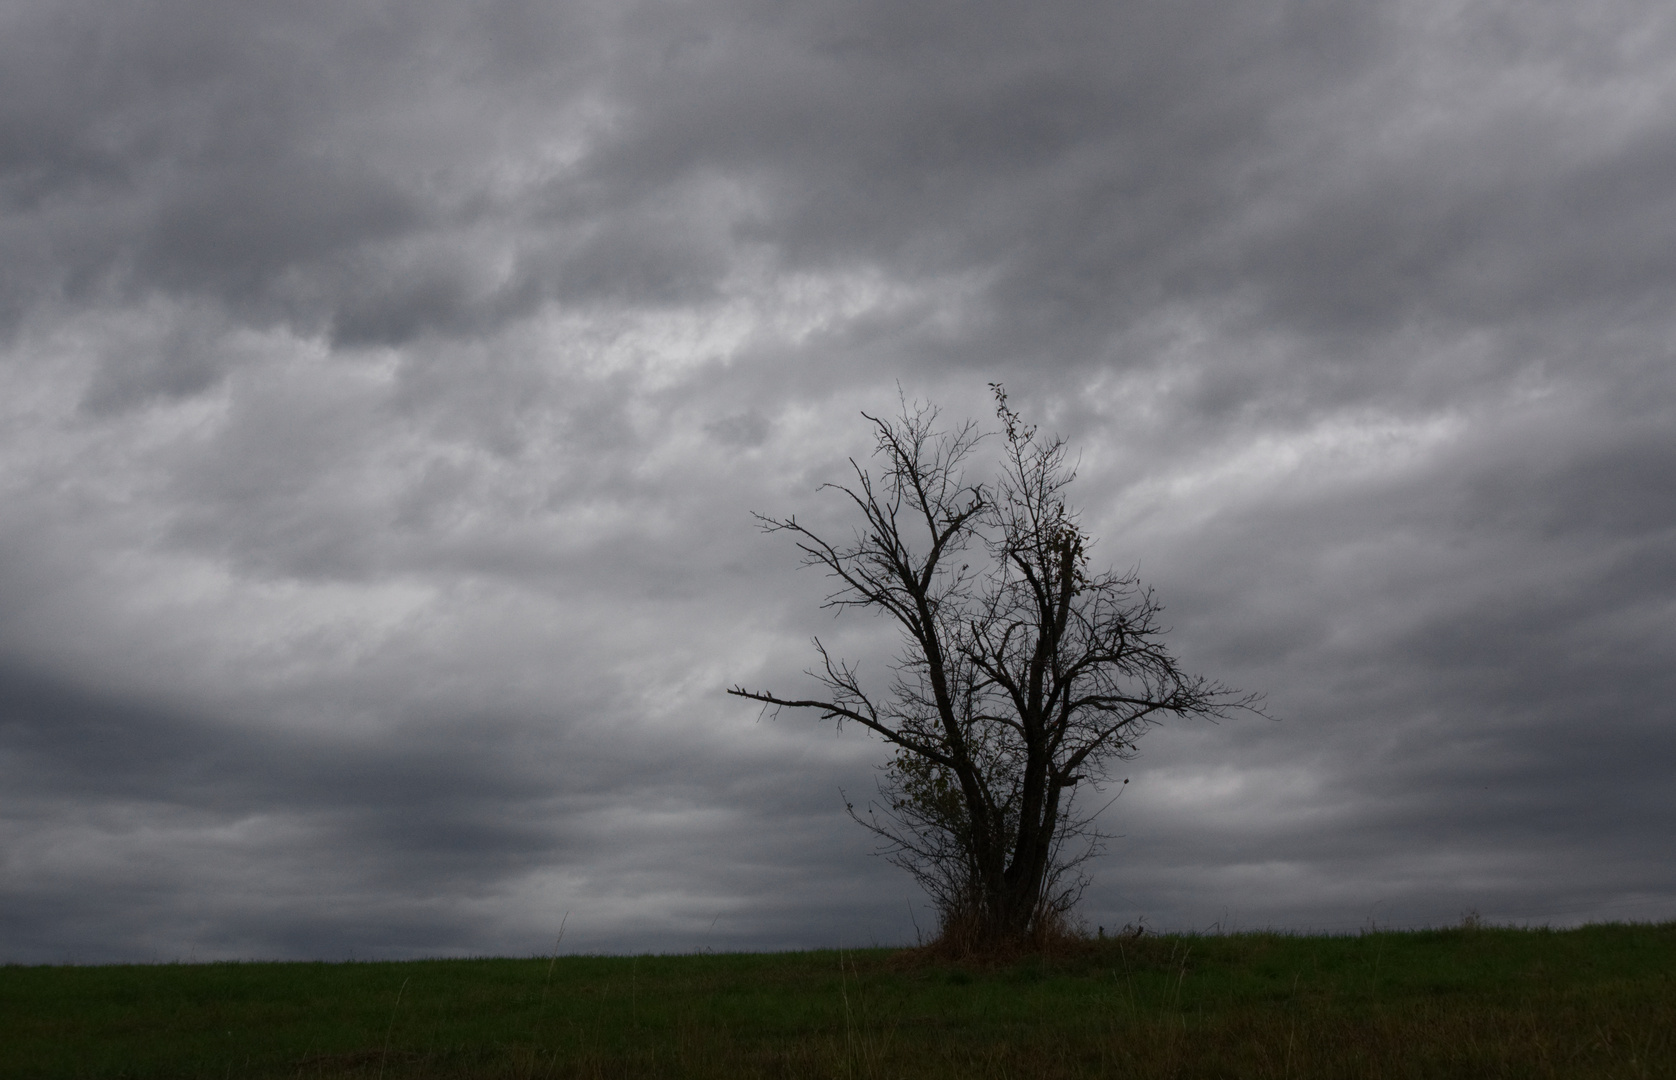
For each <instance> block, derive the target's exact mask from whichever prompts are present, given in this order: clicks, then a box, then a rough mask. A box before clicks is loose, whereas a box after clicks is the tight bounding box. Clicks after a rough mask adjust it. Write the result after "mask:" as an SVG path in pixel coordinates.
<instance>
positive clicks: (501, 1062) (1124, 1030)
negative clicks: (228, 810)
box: [0, 923, 1676, 1080]
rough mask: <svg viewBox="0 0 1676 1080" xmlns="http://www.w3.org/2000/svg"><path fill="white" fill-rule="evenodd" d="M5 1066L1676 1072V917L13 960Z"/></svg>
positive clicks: (433, 1071) (279, 1072) (1045, 1073)
mask: <svg viewBox="0 0 1676 1080" xmlns="http://www.w3.org/2000/svg"><path fill="white" fill-rule="evenodd" d="M0 1076H5V1077H43V1078H46V1077H134V1078H142V1077H205V1078H209V1077H216V1078H227V1077H305V1078H306V1077H350V1076H354V1077H374V1078H391V1080H395V1078H404V1077H518V1078H525V1077H595V1076H598V1077H630V1076H632V1077H759V1076H773V1077H782V1076H783V1077H805V1076H807V1077H845V1078H851V1077H854V1078H861V1077H897V1076H900V1077H945V1076H946V1077H962V1078H975V1077H1084V1076H1088V1077H1093V1076H1109V1077H1242V1078H1243V1077H1363V1076H1368V1077H1429V1078H1435V1077H1473V1078H1482V1077H1501V1076H1510V1077H1512V1076H1517V1077H1527V1076H1530V1077H1535V1076H1555V1077H1655V1076H1657V1077H1676V923H1669V924H1664V925H1659V926H1650V925H1631V926H1624V925H1612V926H1591V927H1585V928H1582V929H1578V930H1567V931H1552V932H1550V931H1545V930H1507V929H1474V928H1462V929H1453V930H1438V931H1426V932H1417V933H1368V934H1362V935H1359V936H1348V937H1304V936H1292V935H1283V934H1231V935H1218V936H1187V937H1173V936H1162V937H1148V938H1143V939H1141V940H1139V941H1127V942H1121V943H1120V942H1116V941H1106V942H1099V943H1091V944H1090V945H1089V946H1088V947H1087V948H1086V949H1085V950H1082V951H1080V952H1078V953H1077V954H1075V955H1067V956H1062V957H1059V958H1057V959H1051V960H1044V959H1040V958H1037V959H1030V960H1024V961H1019V962H1016V963H1011V964H1005V965H990V966H985V965H967V966H956V965H949V964H938V963H929V962H925V961H923V960H921V959H916V958H915V957H914V956H912V955H911V954H904V953H900V952H893V951H890V950H869V951H861V952H810V953H782V954H747V955H717V956H710V955H698V956H641V957H588V956H566V957H559V958H557V959H546V958H543V959H531V960H437V961H416V962H410V963H347V964H271V963H242V964H198V965H156V966H125V967H15V966H14V967H3V968H0Z"/></svg>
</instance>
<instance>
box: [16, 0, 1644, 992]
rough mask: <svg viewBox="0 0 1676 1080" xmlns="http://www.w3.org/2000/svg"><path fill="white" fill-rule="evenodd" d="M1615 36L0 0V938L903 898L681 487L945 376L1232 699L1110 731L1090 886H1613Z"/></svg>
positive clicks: (1394, 4)
mask: <svg viewBox="0 0 1676 1080" xmlns="http://www.w3.org/2000/svg"><path fill="white" fill-rule="evenodd" d="M1673 60H1676V15H1672V14H1671V13H1670V12H1669V11H1667V10H1666V9H1665V7H1664V6H1661V5H1657V4H1653V3H1647V2H1641V0H1605V2H1602V3H1596V4H1589V5H1576V4H1565V5H1562V4H1548V3H1543V4H1536V5H1532V4H1528V3H1521V4H1513V3H1476V4H1471V5H1466V4H1454V3H1446V2H1443V0H1390V2H1382V3H1377V4H1364V5H1343V4H1330V3H1322V2H1317V0H1297V2H1286V0H1238V2H1233V3H1228V2H1219V3H1202V2H1198V0H1192V2H1187V3H1176V4H1153V3H1122V4H1094V3H1086V2H1078V0H1051V2H1048V3H1040V4H1034V5H1029V6H1020V5H1016V4H1014V5H1006V4H993V3H979V4H971V3H965V4H958V5H957V4H941V3H924V4H915V5H902V4H898V3H886V2H882V0H880V2H862V0H857V2H841V0H830V2H829V0H820V2H813V3H806V4H788V3H780V2H766V0H764V2H754V0H738V2H729V0H696V2H692V3H653V2H648V3H599V4H587V3H574V4H548V3H535V2H530V0H490V2H484V3H475V4H470V5H461V4H453V3H427V2H422V3H409V4H400V5H392V4H381V3H348V4H341V3H339V4H316V3H296V4H285V5H271V4H270V5H262V4H251V3H232V4H229V3H209V2H203V0H147V2H144V3H133V4H125V5H121V6H119V7H112V6H110V5H104V4H95V3H77V2H70V3H66V2H62V0H54V2H50V3H49V2H35V0H23V2H18V3H13V4H9V5H7V6H6V7H5V9H4V11H3V12H0V254H3V255H4V258H3V259H0V778H3V779H0V791H3V792H4V794H3V795H0V864H3V865H4V868H5V873H4V876H3V881H4V884H3V885H0V959H3V960H20V961H32V962H33V961H60V960H77V961H94V960H104V959H174V958H177V957H179V958H188V957H198V958H210V957H216V956H286V957H293V956H296V957H340V956H349V955H357V956H374V955H384V956H412V955H432V954H466V953H481V952H489V951H497V952H529V951H534V950H540V949H544V948H550V947H551V946H552V943H553V941H554V939H555V937H556V936H557V933H558V927H559V926H560V924H561V923H563V925H565V927H566V931H565V933H566V937H565V942H564V947H565V948H572V947H574V948H585V949H602V950H629V949H693V948H705V947H724V946H725V947H790V946H802V945H817V944H842V943H861V944H864V943H867V942H869V941H886V942H888V941H901V940H906V939H909V938H911V937H912V934H913V932H914V921H913V920H914V919H915V918H920V919H921V922H922V923H923V922H924V919H923V917H922V916H916V915H915V914H914V912H915V910H916V909H915V907H914V905H916V904H918V903H919V902H920V901H919V900H918V899H917V898H916V897H915V895H914V893H913V891H912V888H911V883H910V882H908V881H906V880H905V879H903V878H902V877H900V876H899V875H896V874H895V873H894V872H892V871H891V870H890V868H889V867H888V866H884V865H882V864H881V861H880V860H877V859H874V858H871V857H870V852H871V848H870V846H869V842H868V838H867V836H866V834H864V833H862V832H860V831H859V830H857V829H855V828H854V827H853V825H852V824H851V823H849V822H848V820H847V819H846V818H845V815H844V813H843V799H844V798H845V797H848V798H851V799H864V798H865V797H866V795H867V794H868V793H869V792H871V791H872V785H873V772H872V769H873V766H874V765H875V764H876V763H877V762H878V761H879V760H880V757H881V753H882V750H881V748H880V747H879V746H877V745H876V744H874V743H871V742H869V741H868V740H866V739H865V738H862V737H861V736H860V735H859V734H858V733H854V732H844V733H842V735H841V736H837V737H835V735H834V733H833V732H831V731H830V730H823V729H822V728H821V727H820V726H819V725H816V724H813V723H811V722H809V721H808V719H807V718H798V717H793V716H789V715H787V716H781V717H778V718H769V717H763V718H758V717H757V716H756V715H755V714H754V713H752V712H750V711H749V710H744V711H741V710H740V709H739V708H737V707H736V706H735V704H734V703H730V701H729V700H728V699H726V698H725V697H724V696H723V695H722V693H721V691H722V690H723V688H725V687H726V686H727V685H730V684H732V683H735V682H745V683H749V684H752V685H766V686H770V687H772V688H775V689H783V690H790V689H791V688H792V687H793V686H794V685H795V684H796V683H797V680H799V679H800V678H801V675H800V672H801V670H802V668H803V667H804V666H805V665H806V664H807V663H808V661H809V659H810V656H809V648H808V644H807V643H808V640H809V638H810V637H811V636H812V635H813V634H816V633H818V634H820V635H821V637H822V640H823V641H826V642H827V643H828V644H830V645H832V646H834V648H835V649H838V650H841V651H842V652H844V653H845V654H846V655H850V656H854V657H857V658H859V659H860V660H861V662H862V663H863V665H864V670H868V671H875V672H882V671H885V670H887V668H886V665H887V664H888V660H889V655H890V648H891V644H892V643H891V639H890V636H889V633H888V628H887V627H885V626H884V625H883V624H882V623H880V622H877V621H874V620H868V619H865V618H855V617H848V618H844V619H839V620H836V621H835V620H833V619H832V618H830V614H829V613H825V612H822V611H820V609H819V603H820V600H821V598H822V596H823V595H824V590H823V582H822V581H821V580H820V579H819V578H818V576H816V575H814V574H813V573H811V572H807V571H805V572H799V570H798V566H797V560H796V557H795V555H796V553H795V551H792V550H790V549H789V548H787V546H786V545H783V544H777V543H776V542H775V540H774V538H772V537H764V536H761V535H759V534H758V533H757V532H756V531H755V529H754V528H753V520H752V518H751V513H752V512H753V511H765V512H773V513H796V514H797V515H798V516H799V518H800V520H806V521H808V522H810V523H811V524H814V525H817V526H819V527H821V528H825V529H829V530H835V531H842V530H846V529H848V528H849V527H850V523H849V522H848V521H847V520H846V519H845V518H844V516H843V513H842V506H841V505H838V504H836V503H833V502H832V501H831V500H830V499H826V498H824V497H823V496H822V495H820V494H819V493H818V492H817V491H816V488H817V487H818V485H820V484H821V483H823V482H827V481H832V480H837V479H841V478H842V477H843V475H844V470H845V469H846V468H847V467H848V466H847V464H846V460H847V459H848V458H851V457H856V458H864V457H865V455H866V452H867V450H868V444H867V442H866V430H865V425H864V424H863V422H862V421H861V419H860V415H859V414H860V412H861V411H862V410H867V411H869V412H875V413H876V412H878V411H881V410H890V409H892V408H894V407H896V405H897V403H898V398H899V395H904V396H906V397H907V398H908V399H910V400H914V399H923V400H931V401H935V402H938V403H940V404H942V405H943V406H944V407H945V409H946V415H947V416H949V417H950V418H951V419H953V418H956V417H963V416H977V417H983V416H985V415H987V412H988V409H989V408H990V406H989V403H988V401H987V399H986V396H985V386H986V384H987V383H989V382H991V381H1001V382H1004V383H1005V384H1006V385H1007V387H1008V388H1009V390H1010V391H1011V393H1012V395H1013V401H1014V402H1015V404H1016V405H1018V406H1019V407H1020V408H1021V409H1022V410H1023V411H1024V412H1025V414H1026V415H1027V416H1028V417H1030V418H1031V419H1032V420H1034V421H1036V422H1039V423H1041V424H1042V425H1044V426H1045V427H1047V428H1050V429H1052V430H1055V431H1058V432H1061V433H1063V434H1064V435H1065V436H1066V437H1068V438H1069V439H1070V441H1071V442H1072V444H1073V445H1074V447H1075V448H1076V449H1077V451H1078V453H1079V454H1080V458H1079V461H1080V466H1079V469H1080V475H1079V479H1078V482H1077V489H1078V492H1079V494H1078V498H1079V500H1080V504H1081V506H1082V507H1083V510H1084V514H1085V520H1086V521H1087V522H1088V523H1089V525H1090V526H1091V528H1092V531H1093V532H1094V533H1095V534H1096V535H1097V536H1099V537H1100V538H1101V541H1100V545H1099V547H1098V548H1097V549H1096V557H1097V558H1100V559H1104V560H1107V561H1110V562H1111V563H1113V564H1114V565H1117V566H1119V567H1131V566H1133V567H1136V568H1138V569H1139V571H1140V573H1141V575H1142V576H1143V578H1145V579H1146V580H1147V581H1149V582H1150V583H1152V584H1154V585H1155V586H1157V588H1158V590H1159V594H1160V596H1161V598H1162V599H1163V601H1164V603H1165V604H1166V605H1167V615H1168V618H1169V619H1170V620H1171V622H1172V625H1173V627H1174V630H1173V634H1172V641H1173V642H1174V644H1175V646H1176V648H1177V649H1178V650H1179V652H1180V653H1181V655H1182V656H1183V657H1184V659H1185V660H1186V662H1187V663H1188V664H1189V666H1190V667H1192V668H1194V669H1197V670H1202V671H1204V672H1206V673H1207V674H1209V675H1212V676H1214V677H1218V678H1221V679H1223V680H1225V681H1227V682H1230V683H1233V684H1235V685H1237V686H1240V687H1242V688H1245V689H1249V690H1253V691H1259V692H1263V693H1265V694H1266V695H1267V697H1268V701H1269V706H1270V708H1271V710H1272V711H1273V712H1274V714H1275V715H1276V716H1278V717H1280V718H1281V719H1280V720H1279V721H1278V722H1272V723H1271V722H1269V721H1266V720H1260V719H1255V718H1245V719H1235V720H1230V721H1228V722H1226V723H1223V724H1221V725H1215V726H1211V725H1201V726H1198V727H1187V726H1184V727H1176V728H1164V729H1160V730H1158V731H1155V732H1153V733H1152V734H1151V735H1149V736H1148V739H1147V741H1146V742H1144V743H1143V744H1142V751H1143V752H1142V756H1141V757H1140V758H1139V759H1138V760H1137V761H1135V762H1134V763H1132V764H1131V765H1130V771H1129V773H1128V776H1129V779H1130V781H1131V782H1130V784H1129V785H1128V787H1127V788H1126V789H1124V794H1123V797H1122V798H1121V799H1118V800H1117V801H1116V802H1115V803H1114V804H1113V805H1112V807H1111V809H1110V810H1108V811H1107V816H1106V817H1105V818H1104V819H1103V820H1104V821H1105V822H1106V823H1107V825H1106V827H1107V829H1108V830H1109V831H1110V832H1112V833H1113V834H1114V836H1113V838H1112V839H1111V840H1110V841H1109V844H1108V851H1107V854H1106V855H1105V856H1104V857H1103V858H1102V859H1101V860H1100V861H1099V863H1098V865H1097V878H1096V884H1095V886H1094V888H1093V889H1092V890H1091V891H1090V893H1089V894H1088V902H1087V904H1088V906H1087V909H1086V913H1087V915H1088V917H1089V918H1090V920H1091V921H1094V922H1104V923H1107V924H1121V923H1123V922H1126V921H1131V920H1132V919H1134V918H1135V917H1137V916H1138V915H1143V914H1144V915H1145V916H1146V917H1147V919H1148V921H1149V922H1152V923H1154V924H1155V925H1169V926H1181V927H1203V926H1207V925H1211V924H1213V923H1214V924H1219V925H1225V926H1226V925H1248V926H1249V925H1276V926H1288V927H1298V928H1304V927H1318V928H1327V929H1350V928H1354V927H1356V926H1359V925H1365V924H1366V923H1367V922H1369V921H1370V920H1371V921H1376V922H1379V923H1382V924H1384V923H1394V924H1402V925H1416V924H1421V923H1426V922H1439V921H1452V920H1454V919H1457V918H1459V917H1460V915H1461V913H1462V912H1463V911H1465V910H1468V909H1477V910H1480V911H1482V912H1483V913H1484V914H1485V915H1486V916H1487V917H1490V918H1505V919H1516V920H1529V921H1549V922H1569V921H1576V920H1580V919H1587V918H1654V917H1658V918H1668V917H1670V915H1671V911H1672V906H1673V905H1676V864H1673V863H1672V860H1671V859H1670V857H1669V854H1668V850H1667V848H1668V843H1667V841H1666V840H1665V837H1667V836H1668V835H1669V833H1670V832H1671V830H1672V828H1673V827H1676V803H1673V797H1672V795H1671V792H1672V791H1676V786H1673V785H1672V784H1671V783H1670V767H1671V766H1670V763H1671V762H1672V761H1676V716H1673V715H1672V711H1671V706H1670V704H1669V703H1670V701H1672V700H1673V694H1672V690H1673V689H1676V688H1673V687H1672V685H1671V682H1672V678H1673V676H1672V675H1671V672H1672V671H1673V670H1676V663H1672V661H1673V659H1676V633H1673V631H1672V629H1671V628H1672V627H1673V626H1676V621H1673V620H1672V615H1673V614H1676V561H1673V557H1672V555H1671V552H1672V551H1676V545H1673V543H1672V541H1673V539H1676V487H1673V482H1672V480H1671V477H1673V476H1676V434H1673V433H1676V377H1673V375H1672V360H1673V356H1672V345H1671V343H1672V342H1673V341H1676V316H1673V315H1672V312H1676V303H1673V302H1672V301H1673V299H1676V254H1673V253H1676V158H1673V156H1672V155H1673V154H1676V150H1673V147H1676V138H1673V135H1676V129H1673V124H1676V121H1672V119H1671V118H1672V117H1676V108H1673V107H1672V106H1673V105H1676V75H1672V72H1673V71H1676V64H1673V63H1672V61H1673ZM1118 779H1121V778H1119V777H1114V778H1113V780H1114V781H1116V780H1118ZM840 792H843V793H844V794H843V795H841V794H840ZM1110 794H1111V791H1110V790H1109V789H1108V791H1107V795H1106V796H1105V797H1109V796H1110ZM1090 797H1091V798H1092V797H1093V794H1092V793H1091V795H1090ZM567 913H568V921H567Z"/></svg>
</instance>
